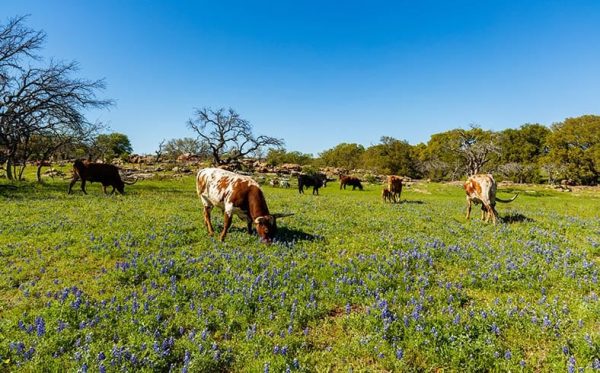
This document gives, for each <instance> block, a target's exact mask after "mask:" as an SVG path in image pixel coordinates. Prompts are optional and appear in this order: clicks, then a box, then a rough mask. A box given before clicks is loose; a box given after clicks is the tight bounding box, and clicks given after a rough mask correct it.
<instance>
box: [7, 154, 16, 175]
mask: <svg viewBox="0 0 600 373" xmlns="http://www.w3.org/2000/svg"><path fill="white" fill-rule="evenodd" d="M6 178H7V179H8V180H14V177H13V172H12V159H11V157H10V156H9V157H8V159H7V160H6Z"/></svg>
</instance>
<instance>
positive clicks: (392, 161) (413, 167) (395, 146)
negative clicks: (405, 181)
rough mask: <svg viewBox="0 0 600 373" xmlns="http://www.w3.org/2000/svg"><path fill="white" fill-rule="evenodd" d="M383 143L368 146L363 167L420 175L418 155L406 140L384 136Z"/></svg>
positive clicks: (400, 173) (405, 174)
mask: <svg viewBox="0 0 600 373" xmlns="http://www.w3.org/2000/svg"><path fill="white" fill-rule="evenodd" d="M380 141H381V144H377V145H373V146H370V147H369V148H367V150H366V151H365V152H364V153H363V155H362V158H363V167H365V168H368V169H371V170H374V171H376V172H378V173H383V174H397V175H404V176H409V177H413V178H415V177H419V172H418V168H417V157H416V154H415V152H414V150H413V147H412V146H411V145H410V144H409V143H408V142H406V141H402V140H397V139H395V138H393V137H389V136H383V137H382V138H381V140H380Z"/></svg>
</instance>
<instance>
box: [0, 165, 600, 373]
mask: <svg viewBox="0 0 600 373" xmlns="http://www.w3.org/2000/svg"><path fill="white" fill-rule="evenodd" d="M0 184H4V185H6V181H5V180H4V181H3V180H0ZM67 184H68V182H67V181H64V180H49V181H47V183H46V184H45V185H38V184H35V183H25V184H21V185H20V186H19V188H18V189H17V190H12V189H7V188H5V187H4V188H2V187H0V202H1V203H2V215H1V217H0V258H1V259H2V266H1V267H0V370H2V371H21V370H23V371H62V370H71V371H76V370H86V369H89V371H99V370H100V371H101V370H106V371H121V370H126V371H138V370H147V371H168V370H170V369H173V371H190V372H193V371H216V370H223V371H261V372H262V371H270V372H279V371H286V370H290V371H311V372H312V371H321V372H322V371H344V372H347V371H349V369H350V368H352V369H353V371H355V372H358V371H399V370H400V371H401V370H407V371H413V370H422V371H435V370H437V369H443V370H444V371H482V370H484V371H489V370H491V371H507V370H512V371H520V370H524V371H565V370H567V371H571V369H573V371H577V370H578V369H580V368H583V369H584V370H586V371H592V370H594V369H600V303H599V300H598V292H599V290H600V285H599V284H598V269H599V268H600V218H599V211H600V194H599V193H593V192H586V193H583V192H581V193H579V192H578V193H559V192H555V191H551V190H549V189H545V188H542V187H523V188H522V189H521V190H520V192H521V195H520V196H519V197H518V198H517V199H516V200H515V201H514V202H512V203H511V204H508V205H504V204H498V206H497V208H498V211H499V213H500V216H501V217H502V218H503V220H504V222H503V223H502V224H499V225H497V226H494V225H491V224H484V223H482V222H481V221H480V220H479V210H478V209H474V219H473V220H472V221H471V222H466V221H465V218H464V213H465V198H464V192H463V190H462V188H460V187H459V186H455V185H444V184H435V183H430V184H428V183H417V184H414V185H413V186H411V187H410V188H407V189H406V190H405V191H404V193H403V195H402V199H403V203H400V204H393V205H392V204H384V203H382V201H381V199H380V191H381V186H379V185H367V186H366V188H365V191H363V192H360V191H351V190H339V189H338V188H339V186H338V184H336V183H331V184H330V185H329V186H328V187H327V188H324V189H321V195H319V196H313V195H311V194H310V191H309V192H308V193H307V194H305V195H298V191H297V190H295V189H293V188H292V189H287V190H286V189H277V188H272V187H270V186H264V187H263V190H264V191H265V194H266V197H267V202H268V204H269V208H270V210H271V212H294V213H295V215H294V216H291V217H288V218H285V219H282V220H281V221H279V224H278V225H279V236H278V237H279V242H277V243H275V244H273V245H270V246H267V245H264V244H261V243H260V242H259V241H258V238H257V237H256V236H249V235H247V234H246V233H245V224H244V223H243V222H242V221H240V220H239V219H237V218H236V220H234V224H233V226H232V229H231V230H230V233H229V235H228V236H227V240H226V242H225V243H221V242H218V241H216V240H215V239H214V238H211V237H209V236H208V235H207V232H206V228H205V227H204V225H203V223H202V209H201V203H200V201H199V200H198V198H197V196H196V192H195V186H194V178H193V176H189V177H185V178H182V179H178V180H171V179H168V180H147V181H141V182H139V183H137V184H136V185H134V186H127V187H126V195H125V196H118V195H115V196H104V195H103V194H102V192H101V187H100V185H99V184H97V183H95V184H91V185H89V184H88V193H89V195H87V196H86V195H83V194H81V192H79V190H78V189H77V192H76V193H75V194H74V195H67V194H66V190H67ZM77 188H78V187H77ZM514 191H515V190H507V189H502V188H501V189H500V191H499V196H500V197H502V198H507V197H509V196H510V193H512V192H514ZM213 223H214V224H215V228H216V229H217V231H220V229H221V227H222V217H221V212H220V211H219V210H214V212H213Z"/></svg>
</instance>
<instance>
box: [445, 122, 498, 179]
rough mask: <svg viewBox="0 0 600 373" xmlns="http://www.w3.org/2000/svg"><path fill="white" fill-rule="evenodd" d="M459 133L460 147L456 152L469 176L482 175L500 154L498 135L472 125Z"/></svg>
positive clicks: (458, 131)
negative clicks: (487, 164) (488, 164)
mask: <svg viewBox="0 0 600 373" xmlns="http://www.w3.org/2000/svg"><path fill="white" fill-rule="evenodd" d="M457 133H458V144H457V146H458V147H457V149H455V152H456V153H457V154H458V155H459V156H460V157H461V159H462V160H463V162H464V166H465V168H466V171H467V175H468V176H471V175H475V174H478V173H480V172H481V171H482V169H483V166H485V164H486V163H488V162H489V161H491V160H492V156H493V155H496V154H499V153H500V147H499V146H498V145H497V144H496V143H497V141H496V134H494V133H493V132H491V131H484V130H482V129H481V128H479V127H478V126H476V125H473V124H472V125H471V126H470V129H469V130H463V129H459V130H457Z"/></svg>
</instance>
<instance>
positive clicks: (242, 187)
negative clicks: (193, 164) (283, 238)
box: [196, 168, 293, 243]
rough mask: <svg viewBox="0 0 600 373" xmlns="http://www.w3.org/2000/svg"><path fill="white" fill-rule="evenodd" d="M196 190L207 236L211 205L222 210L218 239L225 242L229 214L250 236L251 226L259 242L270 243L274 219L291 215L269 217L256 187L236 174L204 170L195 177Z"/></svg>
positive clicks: (229, 218)
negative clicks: (246, 228)
mask: <svg viewBox="0 0 600 373" xmlns="http://www.w3.org/2000/svg"><path fill="white" fill-rule="evenodd" d="M196 191H197V192H198V197H200V200H201V201H202V204H203V205H204V223H205V224H206V227H207V228H208V233H209V234H210V235H212V234H214V229H213V226H212V223H211V222H210V212H211V211H212V208H213V207H214V206H217V207H219V208H220V209H222V210H223V211H224V216H223V231H222V232H221V235H220V236H219V239H220V240H221V241H223V240H225V236H226V235H227V230H228V229H229V227H230V226H231V220H232V217H233V214H235V215H237V216H238V217H240V218H241V219H242V220H244V221H245V222H246V223H247V224H248V233H249V234H252V224H255V225H256V232H257V233H258V235H259V236H260V238H261V240H262V241H264V242H267V243H270V242H271V241H272V240H273V237H275V232H276V231H277V223H276V219H277V218H281V217H284V216H289V215H293V214H270V213H269V208H268V207H267V202H266V201H265V197H264V195H263V192H262V190H261V189H260V186H259V185H258V183H257V182H256V181H254V180H253V179H252V178H251V177H249V176H243V175H238V174H236V173H233V172H230V171H226V170H223V169H220V168H205V169H202V170H200V171H198V175H197V176H196Z"/></svg>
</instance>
